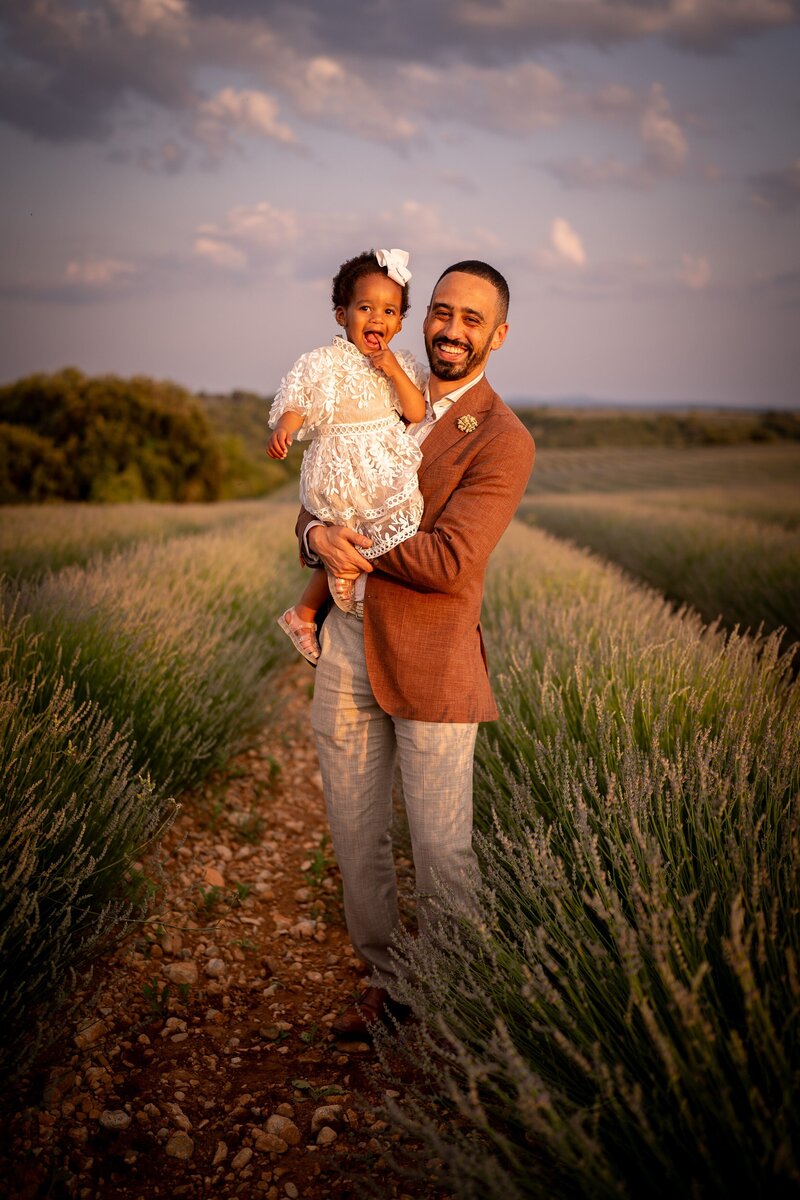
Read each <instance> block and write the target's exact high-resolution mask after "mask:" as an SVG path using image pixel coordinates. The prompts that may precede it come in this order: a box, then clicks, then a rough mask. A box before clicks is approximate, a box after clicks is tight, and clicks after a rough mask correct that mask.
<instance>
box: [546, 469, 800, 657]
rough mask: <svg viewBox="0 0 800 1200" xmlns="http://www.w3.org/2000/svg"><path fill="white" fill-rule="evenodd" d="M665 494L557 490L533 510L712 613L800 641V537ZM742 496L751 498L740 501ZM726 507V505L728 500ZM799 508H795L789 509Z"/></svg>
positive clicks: (554, 529) (561, 532)
mask: <svg viewBox="0 0 800 1200" xmlns="http://www.w3.org/2000/svg"><path fill="white" fill-rule="evenodd" d="M671 494H672V493H670V492H664V493H662V495H661V496H660V497H659V498H658V502H657V503H656V502H655V501H654V500H651V493H644V494H643V495H642V497H641V498H638V497H636V496H631V495H628V496H615V495H603V494H599V493H593V494H588V495H571V496H568V495H565V496H548V497H540V498H536V499H530V500H528V501H526V503H525V507H524V510H523V511H524V515H525V516H526V518H527V519H528V520H532V521H535V522H536V524H537V525H540V526H541V527H542V528H543V529H546V530H548V531H549V532H550V533H555V534H557V535H558V536H560V537H564V538H569V539H571V540H573V541H575V542H577V543H578V544H579V545H581V546H585V547H587V548H589V549H591V550H594V551H596V552H597V553H599V554H602V555H603V556H604V557H606V558H609V559H611V560H612V561H613V562H616V563H618V564H619V565H620V566H622V567H624V568H625V569H626V570H628V571H630V572H631V574H632V575H635V576H637V577H638V578H640V579H642V580H644V581H645V582H646V583H649V584H650V585H651V586H653V587H655V588H657V589H658V590H659V591H661V592H663V593H664V595H666V596H667V597H669V598H670V599H671V600H675V601H677V602H678V603H681V604H683V603H686V604H690V605H692V607H694V608H696V609H697V611H698V612H699V613H700V614H701V616H703V617H704V618H705V620H706V621H713V620H715V619H716V618H717V617H721V619H722V620H723V621H724V623H725V624H726V625H727V626H728V627H730V628H732V627H734V626H739V627H741V628H743V629H747V628H749V629H751V630H756V629H758V628H759V627H760V626H762V625H763V627H764V629H765V630H767V631H768V632H773V631H775V630H778V629H781V628H784V629H785V630H786V639H785V640H786V643H787V644H789V643H791V642H796V641H798V640H800V539H799V538H798V537H797V534H796V533H794V532H792V531H790V530H787V529H785V528H781V526H780V525H778V524H776V523H775V522H772V523H769V524H767V523H762V522H760V521H757V520H753V519H752V518H751V517H744V516H734V515H730V514H729V513H726V512H724V511H716V512H715V511H711V508H710V506H707V507H706V509H705V511H699V510H698V509H697V508H691V507H688V503H689V502H688V501H687V497H686V495H685V493H678V495H679V496H680V497H682V499H683V506H680V505H678V504H675V503H672V502H671V501H670V496H671ZM740 500H741V498H740ZM717 503H718V508H719V507H721V504H720V502H719V501H717ZM789 511H791V509H790V510H789Z"/></svg>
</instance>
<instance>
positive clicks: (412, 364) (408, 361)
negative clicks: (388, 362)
mask: <svg viewBox="0 0 800 1200" xmlns="http://www.w3.org/2000/svg"><path fill="white" fill-rule="evenodd" d="M395 358H396V359H397V361H398V362H399V363H400V366H401V367H402V368H403V370H404V371H405V373H406V375H407V376H408V378H409V379H410V380H411V382H412V383H413V384H414V386H415V387H418V388H419V390H420V391H421V392H424V391H425V388H426V387H427V386H428V375H429V372H428V368H427V367H423V365H422V363H418V362H417V360H416V359H415V358H414V355H413V354H412V353H411V351H410V350H397V351H395Z"/></svg>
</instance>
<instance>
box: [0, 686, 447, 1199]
mask: <svg viewBox="0 0 800 1200" xmlns="http://www.w3.org/2000/svg"><path fill="white" fill-rule="evenodd" d="M309 680H310V673H309V671H308V668H307V667H305V665H304V664H301V663H298V664H297V665H296V666H293V667H292V668H290V669H289V670H287V671H286V673H285V674H284V676H283V677H282V679H281V680H280V684H279V689H278V690H279V694H280V697H281V703H280V708H279V712H280V732H279V733H276V731H275V725H274V722H273V724H272V725H271V726H266V727H265V728H264V730H263V731H262V732H261V733H260V734H259V735H258V736H257V737H256V738H255V739H254V741H253V743H252V744H251V747H250V748H249V749H247V750H245V751H244V752H243V753H242V754H240V755H239V756H238V757H236V758H235V759H233V760H232V761H231V762H230V763H229V764H228V766H227V767H226V769H225V770H224V771H223V772H219V773H217V774H216V775H214V776H212V777H210V778H209V779H208V780H207V781H206V783H205V785H204V786H203V787H202V788H200V789H199V790H198V791H197V792H195V793H193V794H191V795H188V796H185V797H184V798H183V804H182V808H181V812H180V814H179V816H178V818H177V820H176V821H175V823H174V825H173V826H172V828H171V829H170V831H169V833H168V835H167V836H166V838H165V840H164V842H163V843H162V846H161V848H160V852H159V858H160V866H159V867H158V868H157V869H156V868H155V867H154V864H152V863H149V864H145V866H144V870H145V871H146V873H147V874H152V875H154V876H155V877H156V878H157V880H158V889H159V890H158V894H157V897H156V902H155V906H154V913H153V916H152V917H151V918H150V919H149V920H148V921H147V923H146V924H144V925H143V926H142V925H140V926H139V927H138V928H137V929H136V930H135V931H133V932H132V933H131V935H130V936H129V937H128V939H127V941H126V942H125V943H124V944H123V945H122V947H121V948H119V949H118V950H117V952H116V953H115V954H114V955H113V956H112V957H111V958H110V959H109V960H108V961H107V962H105V963H101V964H99V965H98V968H97V969H96V970H95V972H94V975H93V979H92V981H91V984H90V983H89V982H88V981H87V982H86V985H85V988H84V992H83V994H82V996H81V997H80V998H79V1003H78V1004H77V1006H76V1009H75V1013H74V1017H73V1018H72V1021H71V1024H70V1026H69V1028H68V1030H67V1033H66V1035H65V1036H64V1037H63V1038H62V1039H61V1042H60V1044H59V1045H57V1046H55V1047H51V1048H50V1049H49V1051H47V1052H46V1053H45V1054H44V1055H43V1056H42V1057H41V1059H40V1061H39V1062H38V1063H37V1064H36V1067H35V1069H34V1070H32V1071H31V1072H30V1073H29V1074H28V1075H27V1076H26V1077H25V1078H23V1079H22V1081H21V1083H18V1084H17V1085H16V1086H15V1087H14V1088H13V1089H11V1088H8V1089H7V1090H6V1093H5V1096H4V1099H3V1102H2V1109H4V1110H5V1113H4V1116H5V1120H4V1122H3V1123H4V1124H5V1126H6V1130H7V1135H6V1137H5V1139H4V1143H5V1149H4V1150H3V1151H0V1156H1V1157H0V1172H1V1173H2V1176H1V1177H2V1180H3V1181H4V1184H0V1192H2V1193H3V1194H6V1195H9V1196H14V1197H19V1198H20V1200H34V1197H36V1198H38V1197H59V1198H60V1197H69V1198H70V1200H72V1198H75V1200H95V1198H102V1200H106V1198H115V1197H119V1198H120V1200H122V1198H125V1200H128V1198H130V1200H150V1198H151V1197H173V1196H184V1197H212V1196H213V1197H229V1196H230V1197H232V1196H244V1197H250V1196H252V1197H265V1198H267V1200H284V1198H285V1197H289V1198H292V1197H296V1196H302V1197H306V1198H311V1200H322V1198H323V1197H324V1198H326V1200H327V1198H328V1197H349V1196H357V1195H360V1194H364V1193H365V1192H367V1191H369V1190H370V1189H371V1192H370V1194H377V1195H380V1196H386V1197H406V1200H411V1198H412V1197H413V1198H414V1200H417V1198H418V1197H428V1196H434V1195H441V1193H440V1192H438V1191H436V1190H435V1189H434V1188H433V1185H432V1184H427V1183H425V1182H423V1181H419V1180H417V1181H413V1180H412V1179H410V1178H409V1177H408V1176H406V1175H405V1173H400V1174H398V1172H397V1171H396V1170H395V1169H394V1168H393V1167H391V1166H390V1164H389V1162H388V1161H387V1157H386V1156H387V1154H390V1155H393V1156H397V1155H399V1157H400V1159H401V1160H403V1159H404V1157H406V1158H407V1156H408V1155H413V1151H414V1148H413V1147H408V1146H403V1145H402V1144H399V1143H398V1138H399V1135H398V1134H397V1133H396V1132H393V1131H392V1129H391V1128H390V1127H389V1126H388V1125H387V1124H386V1123H385V1122H384V1121H383V1120H381V1119H379V1115H378V1114H377V1113H376V1111H375V1110H376V1109H378V1108H379V1106H380V1104H381V1101H382V1100H383V1098H384V1096H385V1095H387V1094H388V1095H392V1096H395V1097H396V1096H402V1094H403V1091H404V1084H403V1083H402V1082H398V1080H397V1078H396V1077H395V1078H392V1077H389V1076H388V1075H387V1073H386V1071H385V1069H384V1068H383V1067H382V1066H381V1064H380V1062H379V1060H378V1059H377V1058H376V1056H375V1054H374V1052H373V1051H372V1049H371V1048H370V1047H369V1046H368V1045H367V1044H366V1043H350V1044H344V1043H337V1042H336V1041H335V1040H334V1039H333V1038H332V1037H331V1035H330V1033H329V1026H330V1023H331V1021H332V1020H333V1018H334V1016H335V1015H336V1013H337V1012H338V1011H340V1010H341V1009H342V1008H343V1007H345V1006H346V1005H347V1004H348V1003H349V1002H350V1001H351V1000H352V998H353V997H354V996H355V995H357V994H358V992H359V991H360V989H361V987H362V986H363V980H362V974H363V967H362V965H361V963H360V962H359V961H358V960H357V959H356V958H355V957H354V955H353V953H352V951H351V948H350V944H349V941H348V938H347V931H346V929H345V925H344V919H343V913H342V904H341V888H340V883H339V878H338V872H337V869H336V866H335V863H334V861H333V857H332V853H331V850H330V847H329V844H328V840H327V829H326V821H325V813H324V805H323V800H322V790H321V779H320V776H319V770H318V766H317V762H316V756H315V753H314V749H313V743H312V741H311V737H310V731H309V728H308V719H309V691H310V689H309ZM399 874H400V878H401V885H402V886H403V890H404V893H405V896H406V897H408V895H409V892H410V879H411V870H410V864H409V863H408V862H407V861H406V860H403V859H402V858H401V859H400V861H399ZM98 980H99V983H98ZM323 1109H327V1110H328V1111H321V1110H323ZM9 1134H10V1136H9ZM282 1135H285V1136H282ZM3 1160H5V1161H3ZM4 1187H5V1188H7V1189H8V1191H4Z"/></svg>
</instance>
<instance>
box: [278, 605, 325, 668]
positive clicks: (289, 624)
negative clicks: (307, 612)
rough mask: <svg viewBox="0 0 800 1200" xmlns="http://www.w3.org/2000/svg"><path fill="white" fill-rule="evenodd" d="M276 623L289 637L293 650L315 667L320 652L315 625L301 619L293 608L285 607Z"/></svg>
mask: <svg viewBox="0 0 800 1200" xmlns="http://www.w3.org/2000/svg"><path fill="white" fill-rule="evenodd" d="M278 624H279V625H280V627H281V629H282V630H283V632H284V633H285V634H286V635H287V637H289V638H290V639H291V642H292V645H293V646H294V648H295V650H298V651H299V652H300V653H301V654H302V656H303V658H304V659H305V660H306V661H307V662H310V663H311V665H312V667H315V666H316V665H317V659H318V658H319V654H320V650H319V642H318V641H317V627H316V625H314V624H313V623H312V622H311V621H301V620H300V618H299V617H298V615H297V612H296V611H295V609H293V608H287V610H286V612H285V613H284V614H283V616H282V617H278Z"/></svg>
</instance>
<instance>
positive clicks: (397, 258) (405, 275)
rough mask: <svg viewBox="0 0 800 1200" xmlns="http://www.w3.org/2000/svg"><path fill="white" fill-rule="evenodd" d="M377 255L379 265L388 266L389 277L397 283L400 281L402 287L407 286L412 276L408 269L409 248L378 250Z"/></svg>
mask: <svg viewBox="0 0 800 1200" xmlns="http://www.w3.org/2000/svg"><path fill="white" fill-rule="evenodd" d="M375 257H376V258H377V260H378V266H379V267H386V270H387V271H388V274H389V278H390V279H393V280H394V281H395V283H399V284H400V287H405V285H406V284H407V283H408V281H409V279H410V278H411V272H410V271H409V270H408V265H407V264H408V251H407V250H376V251H375Z"/></svg>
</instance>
